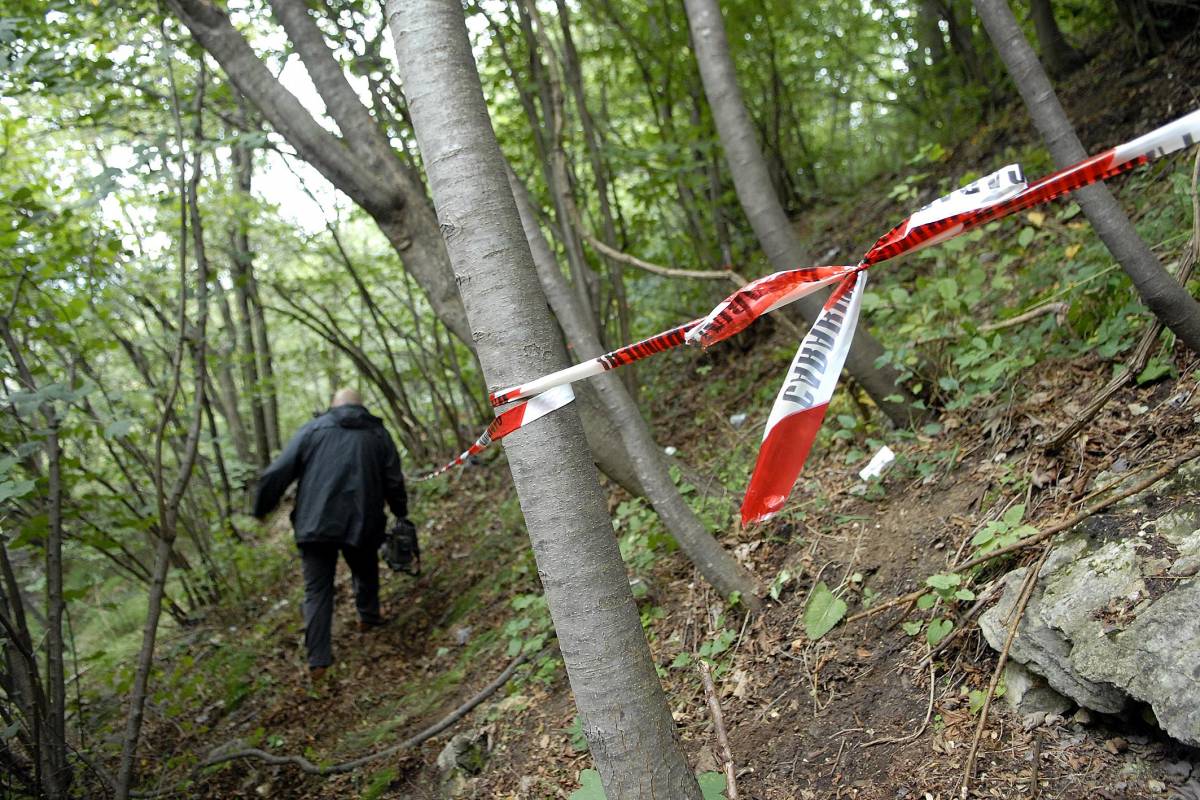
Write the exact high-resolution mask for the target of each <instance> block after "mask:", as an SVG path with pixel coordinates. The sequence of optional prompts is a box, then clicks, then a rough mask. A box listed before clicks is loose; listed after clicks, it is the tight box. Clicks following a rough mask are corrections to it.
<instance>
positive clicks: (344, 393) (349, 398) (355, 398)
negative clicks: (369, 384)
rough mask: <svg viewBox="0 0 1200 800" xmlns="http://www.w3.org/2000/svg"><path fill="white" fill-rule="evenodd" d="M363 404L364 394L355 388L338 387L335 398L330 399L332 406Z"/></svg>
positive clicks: (334, 394) (330, 405)
mask: <svg viewBox="0 0 1200 800" xmlns="http://www.w3.org/2000/svg"><path fill="white" fill-rule="evenodd" d="M362 404H363V399H362V395H360V394H359V393H358V392H356V391H354V390H353V389H338V390H337V391H336V392H334V393H333V400H331V401H329V407H330V408H337V407H338V406H361V405H362Z"/></svg>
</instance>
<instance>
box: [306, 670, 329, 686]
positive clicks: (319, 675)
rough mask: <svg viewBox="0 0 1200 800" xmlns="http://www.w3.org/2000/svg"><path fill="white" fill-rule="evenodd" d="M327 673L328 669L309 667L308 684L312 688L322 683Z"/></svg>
mask: <svg viewBox="0 0 1200 800" xmlns="http://www.w3.org/2000/svg"><path fill="white" fill-rule="evenodd" d="M328 671H329V667H309V668H308V682H309V683H311V684H313V685H314V686H315V685H317V684H320V683H323V682H324V680H325V673H326V672H328Z"/></svg>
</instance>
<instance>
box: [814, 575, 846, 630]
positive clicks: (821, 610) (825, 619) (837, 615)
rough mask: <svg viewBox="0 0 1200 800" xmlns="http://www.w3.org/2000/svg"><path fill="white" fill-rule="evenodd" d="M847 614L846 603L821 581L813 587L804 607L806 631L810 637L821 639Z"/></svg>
mask: <svg viewBox="0 0 1200 800" xmlns="http://www.w3.org/2000/svg"><path fill="white" fill-rule="evenodd" d="M844 616H846V603H845V601H844V600H842V599H841V598H840V597H835V596H834V594H833V592H831V591H829V587H828V586H826V585H825V582H824V581H821V582H820V583H818V584H817V585H816V586H815V587H814V588H813V593H812V596H811V597H809V598H808V604H807V605H806V606H805V607H804V632H805V633H806V634H807V635H808V638H809V639H813V640H816V639H820V638H821V637H822V636H824V635H825V634H827V633H829V631H830V630H831V629H832V628H833V626H834V625H837V624H838V623H839V622H840V621H841V619H842V617H844Z"/></svg>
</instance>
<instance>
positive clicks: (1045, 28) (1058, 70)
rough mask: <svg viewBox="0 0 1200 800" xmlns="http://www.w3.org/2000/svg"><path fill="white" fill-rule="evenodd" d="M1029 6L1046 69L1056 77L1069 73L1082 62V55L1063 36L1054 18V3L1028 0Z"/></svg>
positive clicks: (1043, 0)
mask: <svg viewBox="0 0 1200 800" xmlns="http://www.w3.org/2000/svg"><path fill="white" fill-rule="evenodd" d="M1029 7H1030V12H1031V14H1032V16H1033V29H1034V31H1036V32H1037V38H1038V45H1040V47H1041V51H1042V61H1044V62H1046V69H1047V70H1048V71H1049V72H1050V74H1051V75H1053V76H1054V77H1056V78H1061V77H1063V76H1064V75H1067V74H1069V73H1070V72H1071V71H1072V70H1074V69H1075V68H1076V67H1078V66H1079V65H1080V64H1081V63H1083V57H1082V56H1081V55H1080V53H1079V51H1078V50H1076V49H1075V48H1074V47H1072V46H1071V44H1070V42H1068V41H1067V37H1065V36H1063V32H1062V29H1061V28H1059V27H1058V22H1057V20H1055V19H1054V5H1053V4H1052V3H1051V0H1029Z"/></svg>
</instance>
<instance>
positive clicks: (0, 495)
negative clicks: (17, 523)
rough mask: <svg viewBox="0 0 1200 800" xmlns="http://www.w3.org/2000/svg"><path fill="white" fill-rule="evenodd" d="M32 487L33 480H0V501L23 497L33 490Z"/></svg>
mask: <svg viewBox="0 0 1200 800" xmlns="http://www.w3.org/2000/svg"><path fill="white" fill-rule="evenodd" d="M33 487H34V482H33V481H3V482H0V503H5V502H8V501H9V500H12V499H13V498H16V497H24V496H25V495H27V494H29V493H30V492H31V491H32V490H33Z"/></svg>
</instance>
